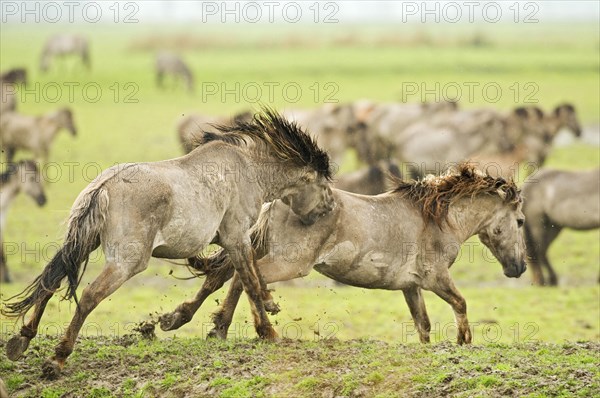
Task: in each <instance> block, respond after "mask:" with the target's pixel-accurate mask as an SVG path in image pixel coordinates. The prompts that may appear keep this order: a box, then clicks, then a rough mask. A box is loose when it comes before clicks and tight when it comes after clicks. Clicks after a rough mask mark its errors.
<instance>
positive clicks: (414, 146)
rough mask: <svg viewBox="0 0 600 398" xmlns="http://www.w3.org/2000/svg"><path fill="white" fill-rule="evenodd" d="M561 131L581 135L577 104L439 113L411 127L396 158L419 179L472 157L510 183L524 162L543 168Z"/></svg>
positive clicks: (398, 149) (399, 145) (400, 144)
mask: <svg viewBox="0 0 600 398" xmlns="http://www.w3.org/2000/svg"><path fill="white" fill-rule="evenodd" d="M562 128H567V129H569V130H571V131H573V133H574V134H575V136H579V135H581V127H580V126H579V122H578V121H577V115H576V112H575V108H574V107H573V105H570V104H562V105H559V106H557V107H556V108H555V109H554V111H553V112H552V113H551V114H547V115H546V114H544V112H543V111H542V110H541V109H539V108H538V107H517V108H515V109H514V110H513V111H511V112H510V113H508V114H501V113H499V112H496V111H494V110H489V109H475V110H470V111H462V112H453V113H450V114H438V117H435V116H434V117H433V118H431V119H428V120H425V121H423V122H420V123H416V124H413V125H411V126H410V127H409V128H407V130H406V131H405V133H404V135H405V137H404V141H402V142H397V143H396V148H397V150H396V151H395V159H397V160H398V161H403V162H406V163H408V165H412V168H413V172H414V173H415V175H416V176H423V175H424V174H426V173H427V172H431V171H439V170H443V169H445V168H447V166H448V165H451V164H455V163H458V162H461V161H464V160H466V159H471V160H476V161H477V162H478V163H480V164H482V165H493V166H495V167H498V166H500V168H501V169H502V170H500V175H502V176H503V177H504V178H505V179H508V178H511V177H513V175H512V174H511V173H512V171H514V170H515V169H516V168H517V167H516V166H518V164H519V163H521V162H525V161H527V162H529V163H530V164H532V165H541V164H543V162H544V161H545V159H546V157H547V155H548V153H549V151H550V149H551V147H552V141H553V139H554V136H555V135H556V134H557V133H558V131H559V130H560V129H562ZM482 168H483V167H482Z"/></svg>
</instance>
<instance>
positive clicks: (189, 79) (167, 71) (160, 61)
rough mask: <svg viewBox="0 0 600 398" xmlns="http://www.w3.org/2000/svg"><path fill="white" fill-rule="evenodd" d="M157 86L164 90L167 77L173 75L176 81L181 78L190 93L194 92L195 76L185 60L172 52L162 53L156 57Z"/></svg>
mask: <svg viewBox="0 0 600 398" xmlns="http://www.w3.org/2000/svg"><path fill="white" fill-rule="evenodd" d="M155 67H156V84H157V85H158V87H159V88H163V87H164V85H163V82H164V77H165V75H171V76H173V78H174V79H178V78H181V79H182V80H183V82H184V83H185V85H186V87H187V89H188V91H190V92H192V91H194V76H193V74H192V71H191V69H190V68H189V67H188V66H187V64H186V63H185V62H183V60H182V59H181V58H180V57H179V56H177V55H175V54H172V53H170V52H165V51H163V52H160V53H158V54H157V55H156V62H155Z"/></svg>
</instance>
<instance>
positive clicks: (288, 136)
mask: <svg viewBox="0 0 600 398" xmlns="http://www.w3.org/2000/svg"><path fill="white" fill-rule="evenodd" d="M212 126H213V127H214V128H215V129H217V130H218V131H219V133H214V132H209V131H203V132H202V134H201V135H200V137H199V138H198V139H197V140H196V142H195V145H194V146H195V147H197V146H200V145H203V144H206V143H209V142H212V141H223V142H226V143H228V144H231V145H236V146H241V145H247V144H249V141H248V140H250V142H254V143H262V144H263V145H264V146H265V147H266V148H267V150H268V151H269V153H270V154H272V155H274V156H275V157H277V158H278V159H280V160H282V161H289V162H292V163H293V164H295V165H296V166H299V167H310V168H312V169H313V170H315V171H316V172H317V173H319V174H320V175H322V176H323V177H325V178H326V179H328V180H331V178H332V175H331V174H332V172H331V169H330V166H329V156H328V155H327V152H325V151H324V150H322V149H321V148H319V147H318V146H317V143H316V141H315V140H314V139H313V138H312V137H311V136H310V135H309V134H307V133H306V132H304V131H303V130H302V129H301V128H300V127H299V126H298V124H296V123H295V122H290V121H288V120H286V119H285V118H284V117H283V116H281V115H280V114H279V113H277V112H276V111H275V110H273V109H270V108H266V107H265V108H263V109H262V111H261V112H260V113H257V114H256V115H254V118H252V119H251V120H250V121H246V120H243V119H234V120H233V121H232V123H231V124H229V125H212Z"/></svg>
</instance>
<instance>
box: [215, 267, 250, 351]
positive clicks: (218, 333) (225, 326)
mask: <svg viewBox="0 0 600 398" xmlns="http://www.w3.org/2000/svg"><path fill="white" fill-rule="evenodd" d="M243 290H244V289H243V287H242V282H241V281H240V278H239V276H238V274H235V275H234V276H233V280H232V281H231V285H230V286H229V291H228V292H227V296H226V297H225V300H224V301H223V304H222V305H221V308H219V309H218V310H217V312H215V313H214V314H213V322H214V324H215V326H214V327H213V328H212V330H211V331H210V332H208V335H207V336H206V337H218V338H220V339H223V340H225V339H226V338H227V332H228V330H229V326H231V321H232V320H233V314H234V312H235V307H237V304H238V302H239V301H240V296H241V295H242V292H243Z"/></svg>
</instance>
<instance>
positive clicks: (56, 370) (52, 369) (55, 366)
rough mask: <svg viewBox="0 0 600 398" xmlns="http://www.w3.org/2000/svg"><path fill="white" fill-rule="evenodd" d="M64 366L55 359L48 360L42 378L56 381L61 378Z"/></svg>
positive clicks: (43, 368) (45, 362)
mask: <svg viewBox="0 0 600 398" xmlns="http://www.w3.org/2000/svg"><path fill="white" fill-rule="evenodd" d="M61 372H62V366H61V365H60V364H59V363H58V362H57V361H56V360H55V359H46V360H45V361H44V363H43V364H42V377H43V378H44V379H47V380H55V379H58V378H59V377H60V374H61Z"/></svg>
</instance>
